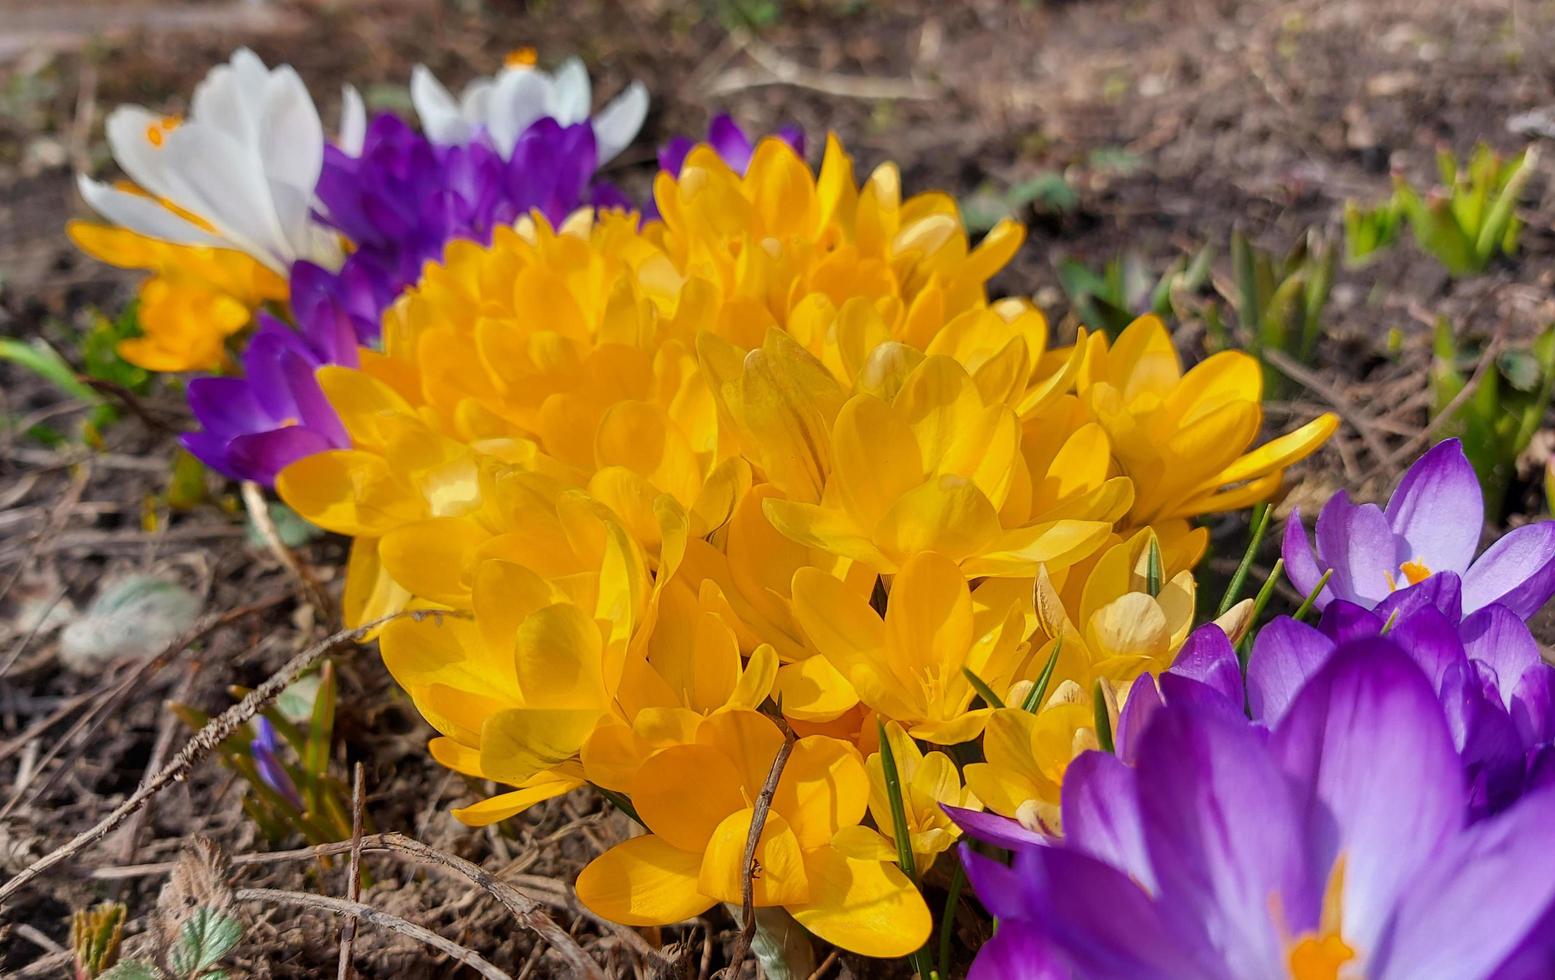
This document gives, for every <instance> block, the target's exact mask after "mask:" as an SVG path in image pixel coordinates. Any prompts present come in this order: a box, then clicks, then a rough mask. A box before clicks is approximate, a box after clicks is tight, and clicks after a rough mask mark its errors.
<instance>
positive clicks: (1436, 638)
mask: <svg viewBox="0 0 1555 980" xmlns="http://www.w3.org/2000/svg"><path fill="white" fill-rule="evenodd" d="M1514 618H1515V617H1514ZM1517 625H1518V626H1521V625H1522V623H1521V622H1520V621H1519V622H1518V624H1517ZM1388 635H1389V637H1391V639H1392V640H1393V642H1394V643H1396V644H1398V645H1399V647H1401V648H1402V649H1403V650H1404V652H1405V653H1408V654H1409V656H1410V657H1411V658H1412V659H1413V660H1414V662H1415V663H1417V664H1419V665H1420V669H1421V670H1422V671H1424V672H1425V676H1426V679H1427V680H1429V681H1430V682H1431V686H1432V687H1433V688H1435V689H1437V690H1441V684H1442V678H1443V677H1444V676H1446V674H1447V671H1448V670H1450V669H1451V668H1453V667H1455V666H1458V665H1465V664H1466V662H1467V661H1466V657H1467V656H1468V655H1467V654H1466V653H1465V652H1464V649H1463V641H1462V640H1460V639H1459V638H1458V631H1457V630H1455V629H1453V626H1452V623H1450V622H1448V620H1447V617H1446V616H1444V615H1442V613H1441V612H1440V611H1439V610H1438V609H1437V608H1436V607H1435V606H1424V607H1422V608H1420V609H1418V610H1416V611H1415V612H1414V613H1412V614H1410V615H1409V616H1406V617H1400V618H1398V619H1396V620H1394V624H1393V629H1392V632H1390V633H1389V634H1388ZM1536 656H1537V655H1536ZM1518 673H1521V671H1518Z"/></svg>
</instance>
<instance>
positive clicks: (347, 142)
mask: <svg viewBox="0 0 1555 980" xmlns="http://www.w3.org/2000/svg"><path fill="white" fill-rule="evenodd" d="M366 138H367V106H366V105H365V104H364V103H363V102H362V93H361V92H358V91H357V90H356V86H355V85H345V86H342V87H341V90H340V132H339V134H338V135H337V136H336V137H335V145H336V146H338V147H340V149H341V150H343V151H345V153H346V155H347V156H353V157H358V156H361V155H362V142H363V141H364V140H365V139H366Z"/></svg>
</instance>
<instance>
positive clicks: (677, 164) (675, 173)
mask: <svg viewBox="0 0 1555 980" xmlns="http://www.w3.org/2000/svg"><path fill="white" fill-rule="evenodd" d="M694 146H696V142H695V141H694V140H692V139H691V138H690V137H687V136H677V137H675V138H674V139H672V140H670V141H669V142H668V143H665V144H664V145H663V146H661V147H659V169H660V170H662V171H664V172H665V173H667V174H669V175H670V176H672V177H679V176H680V168H681V167H684V166H685V165H686V156H687V155H688V154H689V153H690V152H691V149H692V147H694Z"/></svg>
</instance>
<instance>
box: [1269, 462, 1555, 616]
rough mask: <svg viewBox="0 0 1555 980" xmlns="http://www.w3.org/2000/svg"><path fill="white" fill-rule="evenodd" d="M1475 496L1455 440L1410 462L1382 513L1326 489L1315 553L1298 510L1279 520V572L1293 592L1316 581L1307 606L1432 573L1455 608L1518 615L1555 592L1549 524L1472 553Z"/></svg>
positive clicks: (1381, 593) (1478, 510)
mask: <svg viewBox="0 0 1555 980" xmlns="http://www.w3.org/2000/svg"><path fill="white" fill-rule="evenodd" d="M1484 523H1485V508H1484V499H1483V497H1482V495H1481V492H1480V487H1479V480H1478V479H1477V478H1476V477H1475V475H1474V468H1473V467H1472V466H1471V465H1469V461H1468V458H1467V457H1466V456H1464V454H1463V446H1462V444H1460V443H1459V442H1458V440H1456V439H1448V440H1446V441H1445V442H1441V443H1438V444H1437V445H1436V446H1434V447H1433V448H1432V449H1431V450H1430V451H1429V452H1427V453H1426V454H1425V455H1423V456H1421V457H1420V458H1419V459H1418V460H1416V461H1415V464H1414V465H1413V466H1411V467H1410V468H1409V471H1408V472H1407V473H1405V474H1404V478H1403V480H1401V481H1400V482H1399V485H1398V489H1396V490H1395V491H1394V492H1393V496H1392V498H1391V499H1390V500H1389V501H1388V505H1387V508H1386V509H1383V508H1380V507H1378V506H1377V505H1376V504H1353V503H1351V502H1350V498H1349V496H1348V495H1347V494H1345V493H1343V492H1340V493H1337V494H1335V495H1334V496H1333V497H1332V498H1331V499H1330V500H1329V501H1328V503H1327V504H1325V505H1324V507H1323V510H1322V512H1321V513H1320V514H1319V515H1318V518H1317V549H1316V551H1315V552H1314V551H1313V548H1312V547H1311V545H1310V544H1309V543H1308V541H1307V535H1306V532H1305V530H1304V529H1303V528H1302V524H1301V512H1300V511H1299V510H1295V511H1292V512H1291V515H1290V520H1289V521H1288V522H1287V523H1286V525H1285V541H1284V547H1283V552H1284V558H1285V571H1286V573H1287V574H1288V575H1290V580H1291V583H1292V584H1294V585H1295V586H1296V588H1297V589H1298V590H1299V591H1301V592H1303V593H1310V592H1311V591H1312V590H1313V589H1315V588H1316V587H1317V584H1318V582H1319V581H1320V580H1321V578H1322V575H1323V573H1324V572H1325V571H1328V570H1330V569H1332V571H1333V575H1332V577H1331V578H1330V579H1329V580H1328V584H1327V585H1326V586H1324V587H1323V590H1322V591H1321V592H1320V593H1318V596H1317V606H1318V608H1319V609H1321V608H1324V607H1326V606H1327V605H1328V604H1329V603H1330V602H1333V601H1334V600H1335V599H1344V600H1346V601H1348V602H1353V603H1355V604H1357V605H1360V606H1365V607H1366V608H1368V609H1369V608H1372V607H1374V606H1376V605H1377V604H1378V603H1380V602H1382V601H1383V600H1384V599H1386V598H1387V596H1388V595H1389V594H1390V593H1392V592H1393V591H1394V590H1396V589H1400V588H1404V587H1405V586H1407V585H1412V584H1414V583H1417V582H1421V581H1423V580H1425V579H1426V578H1428V577H1429V576H1431V575H1434V574H1437V573H1440V572H1452V573H1454V574H1456V575H1458V576H1459V577H1460V578H1461V579H1462V583H1463V610H1464V612H1473V611H1474V610H1476V609H1479V608H1482V607H1484V606H1488V605H1490V604H1491V603H1494V602H1499V603H1500V604H1502V605H1504V606H1506V607H1507V608H1508V609H1511V610H1512V611H1513V612H1515V613H1516V614H1517V615H1519V616H1521V617H1523V618H1524V619H1527V618H1529V617H1531V616H1532V615H1533V614H1534V613H1535V612H1537V611H1538V610H1539V607H1541V606H1543V605H1544V603H1545V602H1546V601H1548V599H1549V598H1550V596H1551V595H1555V521H1541V522H1539V523H1537V524H1528V525H1524V526H1523V527H1520V528H1517V529H1515V530H1513V531H1511V532H1510V533H1508V534H1507V535H1506V536H1505V537H1503V538H1501V540H1499V541H1497V542H1496V543H1495V544H1493V545H1491V546H1490V548H1489V549H1487V550H1486V551H1485V553H1484V554H1483V555H1480V556H1479V558H1478V559H1476V558H1475V557H1474V554H1475V552H1476V551H1477V550H1478V548H1479V539H1480V532H1481V530H1482V528H1483V527H1484Z"/></svg>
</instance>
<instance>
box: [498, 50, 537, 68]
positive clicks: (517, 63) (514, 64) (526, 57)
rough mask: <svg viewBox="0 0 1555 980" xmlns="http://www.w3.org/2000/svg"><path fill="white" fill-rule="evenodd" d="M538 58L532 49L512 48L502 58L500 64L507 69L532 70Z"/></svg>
mask: <svg viewBox="0 0 1555 980" xmlns="http://www.w3.org/2000/svg"><path fill="white" fill-rule="evenodd" d="M539 57H540V56H539V54H538V53H537V52H536V51H535V49H534V48H530V47H523V48H514V49H513V50H512V51H509V52H508V53H507V54H506V55H505V56H504V57H503V58H502V64H503V65H504V66H506V67H508V68H533V67H534V66H535V62H536V61H538V60H539Z"/></svg>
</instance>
